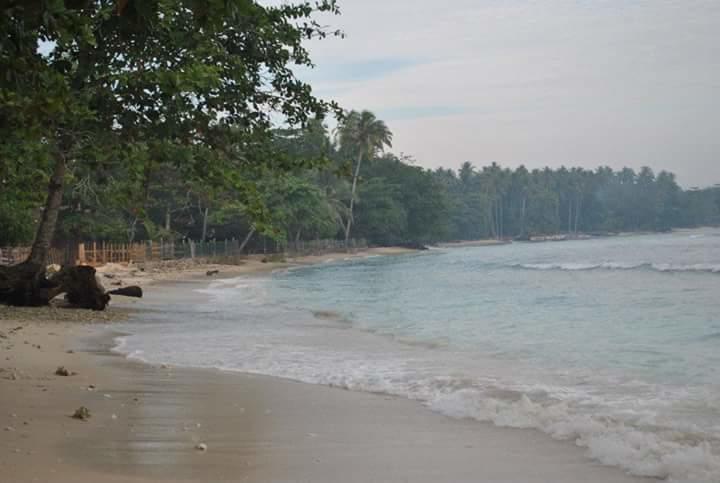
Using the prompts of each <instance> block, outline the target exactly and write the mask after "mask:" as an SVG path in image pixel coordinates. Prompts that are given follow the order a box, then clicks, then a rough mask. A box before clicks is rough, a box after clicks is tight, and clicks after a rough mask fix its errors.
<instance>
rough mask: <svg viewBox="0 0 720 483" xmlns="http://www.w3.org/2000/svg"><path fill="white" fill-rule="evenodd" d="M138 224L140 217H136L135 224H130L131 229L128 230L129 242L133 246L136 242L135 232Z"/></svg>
mask: <svg viewBox="0 0 720 483" xmlns="http://www.w3.org/2000/svg"><path fill="white" fill-rule="evenodd" d="M137 222H138V217H137V216H136V217H135V218H134V219H133V222H132V223H131V224H130V228H128V242H129V243H130V244H133V243H134V242H135V232H136V231H137Z"/></svg>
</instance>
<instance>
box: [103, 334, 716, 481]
mask: <svg viewBox="0 0 720 483" xmlns="http://www.w3.org/2000/svg"><path fill="white" fill-rule="evenodd" d="M117 342H118V346H117V347H116V348H115V349H114V350H115V351H117V352H122V353H125V354H126V356H127V357H128V358H130V359H134V360H140V361H143V362H146V363H155V364H159V363H170V364H172V365H174V366H182V365H194V364H183V362H187V361H186V360H184V359H183V358H178V356H177V353H176V352H174V351H173V352H168V353H166V354H165V357H152V356H151V354H150V353H148V352H145V351H143V350H140V349H139V348H138V347H133V346H134V344H133V340H132V337H131V338H119V339H117ZM422 349H423V350H428V349H430V350H432V349H433V348H430V347H427V348H425V347H423V348H422ZM258 350H260V349H257V348H256V349H255V351H258ZM307 355H308V354H307V350H303V349H301V348H299V347H294V346H287V347H276V348H274V349H271V350H270V352H268V353H265V352H262V351H260V352H253V351H251V352H250V353H248V354H246V356H245V357H242V358H241V359H235V360H234V361H233V363H223V364H219V363H216V362H214V363H211V362H206V363H205V367H215V368H217V369H221V370H225V371H235V372H243V373H251V374H262V375H268V376H276V377H283V378H288V379H293V380H297V381H301V382H305V383H311V384H320V385H326V386H331V387H338V388H342V389H347V390H354V391H363V392H370V393H377V394H389V395H393V396H399V397H404V398H408V399H412V400H416V401H418V402H420V403H422V404H424V405H426V406H427V407H428V408H430V409H431V410H432V411H434V412H438V413H441V414H443V415H446V416H449V417H452V418H457V419H474V420H477V421H481V422H490V423H492V424H494V425H496V426H499V427H509V428H522V429H535V430H540V431H542V432H544V433H546V434H548V435H550V436H551V437H553V438H555V439H559V440H569V441H574V442H575V444H577V445H578V446H580V447H583V448H585V449H586V451H587V455H588V456H589V457H591V458H592V459H594V460H596V461H599V462H601V463H603V464H607V465H611V466H618V467H621V468H622V469H624V470H625V471H627V472H628V473H630V474H633V475H638V476H646V477H654V478H662V479H667V480H668V481H672V482H674V483H680V482H682V483H686V482H687V483H690V482H692V483H710V482H717V481H720V428H719V427H714V428H713V427H707V426H705V427H701V426H697V425H694V424H689V423H682V422H681V421H674V420H669V419H667V418H666V417H664V416H663V415H662V414H661V412H662V411H664V410H665V409H667V405H668V404H674V403H673V402H672V401H673V399H674V398H673V397H670V396H669V395H668V394H666V393H665V391H659V392H658V389H657V388H654V387H645V386H642V385H641V384H640V383H639V382H637V381H630V382H626V383H625V384H626V385H628V386H627V387H625V388H624V390H623V391H622V392H624V393H631V394H636V396H633V397H631V398H629V399H625V398H622V399H618V400H615V399H613V398H612V397H611V396H609V395H608V394H603V393H601V392H598V389H599V387H604V386H605V385H606V384H607V383H608V382H607V381H605V382H604V383H602V384H601V386H599V387H598V386H595V383H593V382H590V385H589V386H580V385H574V386H572V385H570V386H566V385H562V386H557V385H542V384H531V385H522V384H518V383H508V382H503V381H502V380H500V379H497V378H495V377H468V376H467V375H465V376H462V375H461V374H456V375H452V376H451V375H447V376H440V375H434V376H431V375H429V374H427V373H426V372H425V371H424V370H422V369H419V370H416V368H414V367H410V366H408V365H407V364H404V363H399V362H398V361H397V360H392V359H390V360H388V359H384V358H374V359H370V360H369V359H368V358H367V356H366V355H365V354H352V353H350V354H340V353H317V352H313V357H312V358H308V357H307ZM298 361H303V363H298ZM417 362H418V363H420V361H417ZM596 382H597V381H596ZM675 396H676V397H677V398H680V396H683V398H682V399H684V395H678V394H676V395H675ZM696 396H698V397H697V398H696V399H702V400H707V398H706V397H705V396H703V397H699V395H696ZM679 400H680V399H676V401H679ZM628 401H630V403H629V405H628Z"/></svg>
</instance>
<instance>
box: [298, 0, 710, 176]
mask: <svg viewBox="0 0 720 483" xmlns="http://www.w3.org/2000/svg"><path fill="white" fill-rule="evenodd" d="M339 5H340V9H341V11H342V15H341V16H339V17H329V16H328V17H322V18H320V19H319V20H320V21H321V23H323V24H326V25H328V26H331V27H332V28H340V29H342V30H343V31H344V32H345V34H346V38H345V39H325V40H322V41H312V42H310V43H309V44H308V47H309V49H310V51H311V56H312V58H313V60H314V62H315V63H316V64H317V67H316V69H314V70H312V71H302V72H299V75H300V76H301V78H303V79H304V80H307V81H308V82H310V83H311V84H312V85H313V87H314V89H315V92H316V93H317V94H318V95H320V96H321V97H324V98H330V99H334V100H336V101H338V102H339V103H340V105H341V106H342V107H343V108H346V109H358V110H361V109H369V110H371V111H373V112H375V114H376V115H377V116H378V117H379V118H380V119H383V120H384V121H385V122H386V123H387V124H388V126H389V128H390V129H391V130H392V132H393V134H394V142H393V149H392V150H393V152H395V153H396V154H400V153H403V154H405V155H410V156H412V157H413V158H414V159H415V160H416V164H418V165H420V166H424V167H427V168H436V167H438V166H443V167H450V168H457V167H459V166H460V164H462V163H463V162H465V161H470V162H472V163H473V164H475V165H476V166H482V165H484V164H488V163H491V162H497V163H499V164H500V165H502V166H507V167H516V166H518V165H520V164H524V165H525V166H526V167H528V168H531V169H532V168H541V167H544V166H551V167H559V166H561V165H565V166H583V167H586V168H595V167H597V166H599V165H607V166H610V167H613V168H620V167H623V166H630V167H632V168H635V169H637V168H640V167H641V166H645V165H647V166H650V167H651V168H653V170H654V171H655V172H659V171H661V170H668V171H672V172H674V173H676V174H677V176H678V181H679V182H680V184H681V185H683V186H684V187H686V188H687V187H694V186H708V185H712V184H715V183H720V27H718V26H720V1H719V0H709V1H705V0H697V1H696V0H574V1H570V0H556V1H551V0H546V1H531V0H445V1H444V2H443V1H437V0H339Z"/></svg>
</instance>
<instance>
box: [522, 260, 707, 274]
mask: <svg viewBox="0 0 720 483" xmlns="http://www.w3.org/2000/svg"><path fill="white" fill-rule="evenodd" d="M510 267H511V268H520V269H524V270H541V271H547V270H560V271H570V272H573V271H586V270H653V271H656V272H696V273H720V264H712V263H697V264H688V265H683V264H672V263H646V262H643V263H628V262H600V263H591V262H588V263H514V264H511V265H510Z"/></svg>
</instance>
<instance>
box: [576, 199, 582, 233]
mask: <svg viewBox="0 0 720 483" xmlns="http://www.w3.org/2000/svg"><path fill="white" fill-rule="evenodd" d="M581 206H582V199H580V198H578V199H577V201H576V203H575V234H576V235H577V232H578V223H580V207H581Z"/></svg>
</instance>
